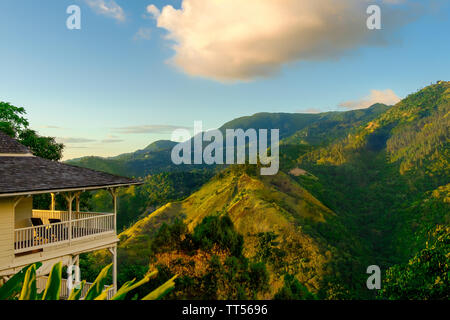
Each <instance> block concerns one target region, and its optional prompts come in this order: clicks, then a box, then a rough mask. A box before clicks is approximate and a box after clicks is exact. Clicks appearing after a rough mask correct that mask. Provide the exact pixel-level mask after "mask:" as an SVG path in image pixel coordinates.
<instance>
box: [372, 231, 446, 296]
mask: <svg viewBox="0 0 450 320" xmlns="http://www.w3.org/2000/svg"><path fill="white" fill-rule="evenodd" d="M449 252H450V227H444V226H438V227H437V228H436V229H435V230H434V231H433V233H432V234H431V236H430V240H429V241H428V242H427V244H426V247H425V249H423V250H421V251H420V252H418V253H417V254H416V255H415V256H414V257H413V258H412V259H411V260H409V262H408V263H406V264H402V265H395V266H393V267H391V268H390V269H389V270H387V272H386V277H385V279H384V285H383V287H382V289H381V291H380V298H381V299H390V300H448V299H450V284H449V283H450V282H449V274H450V269H449V265H450V255H449Z"/></svg>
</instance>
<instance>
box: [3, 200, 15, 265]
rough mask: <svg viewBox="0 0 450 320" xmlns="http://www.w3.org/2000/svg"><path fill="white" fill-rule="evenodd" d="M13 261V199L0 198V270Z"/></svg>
mask: <svg viewBox="0 0 450 320" xmlns="http://www.w3.org/2000/svg"><path fill="white" fill-rule="evenodd" d="M13 260H14V199H13V198H0V270H1V269H2V268H4V267H8V266H9V265H10V264H12V262H13Z"/></svg>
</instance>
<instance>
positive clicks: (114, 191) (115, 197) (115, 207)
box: [109, 188, 119, 233]
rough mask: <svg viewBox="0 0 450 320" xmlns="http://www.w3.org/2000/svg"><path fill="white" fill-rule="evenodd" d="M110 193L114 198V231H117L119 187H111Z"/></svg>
mask: <svg viewBox="0 0 450 320" xmlns="http://www.w3.org/2000/svg"><path fill="white" fill-rule="evenodd" d="M109 193H110V194H111V196H112V198H113V210H114V232H116V233H117V195H118V193H119V192H118V189H117V188H111V189H109Z"/></svg>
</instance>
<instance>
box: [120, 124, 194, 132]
mask: <svg viewBox="0 0 450 320" xmlns="http://www.w3.org/2000/svg"><path fill="white" fill-rule="evenodd" d="M176 129H190V128H188V127H181V126H172V125H158V124H152V125H142V126H131V127H123V128H116V129H115V132H118V133H122V134H135V133H172V132H173V131H174V130H176Z"/></svg>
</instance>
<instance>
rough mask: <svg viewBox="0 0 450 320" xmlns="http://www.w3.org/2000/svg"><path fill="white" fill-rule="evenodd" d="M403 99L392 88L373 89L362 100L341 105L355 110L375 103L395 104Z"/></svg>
mask: <svg viewBox="0 0 450 320" xmlns="http://www.w3.org/2000/svg"><path fill="white" fill-rule="evenodd" d="M400 100H401V99H400V97H399V96H397V95H396V94H395V92H394V91H392V90H391V89H386V90H371V91H370V94H369V95H368V96H367V97H365V98H362V99H360V100H353V101H345V102H342V103H340V104H339V106H340V107H342V108H346V109H350V110H354V109H365V108H368V107H370V106H372V105H374V104H375V103H384V104H386V105H394V104H396V103H397V102H399V101H400Z"/></svg>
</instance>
